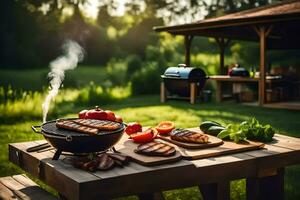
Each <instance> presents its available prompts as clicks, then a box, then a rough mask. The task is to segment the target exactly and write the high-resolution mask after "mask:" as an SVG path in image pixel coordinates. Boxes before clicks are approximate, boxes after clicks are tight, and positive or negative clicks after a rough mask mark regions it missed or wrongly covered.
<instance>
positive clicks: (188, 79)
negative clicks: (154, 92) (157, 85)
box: [161, 64, 208, 103]
mask: <svg viewBox="0 0 300 200" xmlns="http://www.w3.org/2000/svg"><path fill="white" fill-rule="evenodd" d="M161 78H162V80H163V82H162V85H161V101H162V102H164V101H165V100H166V99H170V98H178V99H190V101H191V103H194V102H195V99H196V97H197V96H198V95H199V94H200V92H201V91H202V89H203V87H204V85H205V82H206V79H207V78H208V77H207V76H206V73H205V71H203V70H202V69H201V68H196V67H187V66H186V65H185V64H179V65H178V66H177V67H169V68H167V69H166V71H165V73H164V74H163V75H161Z"/></svg>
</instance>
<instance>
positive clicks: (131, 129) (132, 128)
mask: <svg viewBox="0 0 300 200" xmlns="http://www.w3.org/2000/svg"><path fill="white" fill-rule="evenodd" d="M141 131H142V125H141V124H139V123H138V122H131V123H128V124H127V127H126V129H125V132H126V133H127V134H128V135H131V134H133V133H137V132H141Z"/></svg>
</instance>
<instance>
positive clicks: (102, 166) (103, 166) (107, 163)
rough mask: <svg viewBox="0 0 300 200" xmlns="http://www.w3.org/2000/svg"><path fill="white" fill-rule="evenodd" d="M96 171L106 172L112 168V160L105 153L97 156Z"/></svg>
mask: <svg viewBox="0 0 300 200" xmlns="http://www.w3.org/2000/svg"><path fill="white" fill-rule="evenodd" d="M98 161H99V164H98V169H99V170H108V169H110V168H112V167H113V166H114V160H113V159H112V158H111V157H109V156H108V155H107V154H106V153H103V154H100V155H98Z"/></svg>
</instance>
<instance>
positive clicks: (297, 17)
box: [154, 0, 300, 48]
mask: <svg viewBox="0 0 300 200" xmlns="http://www.w3.org/2000/svg"><path fill="white" fill-rule="evenodd" d="M261 25H263V26H272V27H273V29H272V31H271V33H270V35H269V37H268V39H267V43H268V45H267V46H268V47H269V48H300V45H299V44H300V39H299V35H300V1H299V0H297V1H285V2H282V3H278V4H273V5H269V6H264V7H259V8H254V9H249V10H246V11H242V12H237V13H232V14H228V15H224V16H221V17H216V18H209V19H204V20H200V21H197V22H194V23H189V24H181V25H175V26H158V27H154V30H155V31H158V32H160V31H166V32H169V33H171V34H174V35H193V36H207V37H218V38H220V37H221V38H229V39H237V40H250V41H251V40H253V41H257V40H258V38H259V37H258V35H257V34H256V32H255V29H254V28H253V27H256V26H261Z"/></svg>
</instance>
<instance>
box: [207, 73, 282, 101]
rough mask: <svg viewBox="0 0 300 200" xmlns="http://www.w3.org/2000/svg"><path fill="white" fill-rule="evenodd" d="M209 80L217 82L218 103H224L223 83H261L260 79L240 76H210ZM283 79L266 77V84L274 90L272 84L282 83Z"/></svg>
mask: <svg viewBox="0 0 300 200" xmlns="http://www.w3.org/2000/svg"><path fill="white" fill-rule="evenodd" d="M209 80H213V81H216V84H217V87H216V101H217V102H221V101H222V95H223V90H222V83H223V82H230V83H247V82H248V83H249V82H252V83H253V82H254V83H259V77H254V78H250V77H240V76H229V75H214V76H209ZM282 81H283V79H282V77H281V76H266V84H267V86H268V87H269V88H272V84H274V83H279V82H282Z"/></svg>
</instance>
